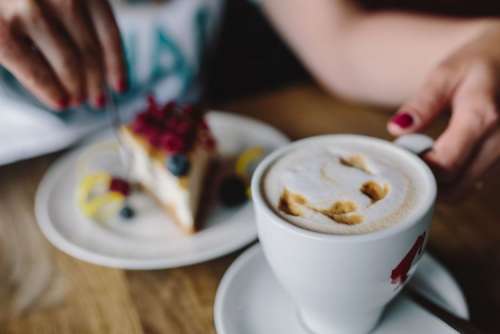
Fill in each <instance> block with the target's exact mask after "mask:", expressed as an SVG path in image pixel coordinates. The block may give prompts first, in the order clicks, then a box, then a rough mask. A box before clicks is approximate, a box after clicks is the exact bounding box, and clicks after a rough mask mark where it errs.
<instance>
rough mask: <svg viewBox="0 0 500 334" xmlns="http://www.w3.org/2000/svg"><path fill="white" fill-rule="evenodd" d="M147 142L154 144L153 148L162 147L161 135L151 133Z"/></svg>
mask: <svg viewBox="0 0 500 334" xmlns="http://www.w3.org/2000/svg"><path fill="white" fill-rule="evenodd" d="M149 143H150V144H151V145H152V146H154V147H155V148H161V147H162V137H161V135H159V134H158V135H153V136H151V137H150V138H149Z"/></svg>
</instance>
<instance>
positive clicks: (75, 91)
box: [21, 1, 84, 100]
mask: <svg viewBox="0 0 500 334" xmlns="http://www.w3.org/2000/svg"><path fill="white" fill-rule="evenodd" d="M28 3H29V4H30V6H29V8H28V9H27V10H26V11H25V14H24V16H23V17H22V19H21V20H22V25H23V29H24V32H25V33H26V34H28V35H29V36H30V38H31V40H32V41H33V42H34V43H35V45H36V47H37V48H38V49H39V50H40V52H41V53H42V54H43V55H44V57H45V59H46V60H47V62H48V63H49V64H50V66H51V67H52V69H53V71H54V73H55V74H56V75H57V77H58V78H59V82H60V83H61V84H62V85H63V87H64V88H65V90H66V92H67V93H68V95H69V97H70V98H71V99H72V100H80V99H81V97H82V96H83V94H84V84H83V77H82V72H81V70H80V61H79V56H78V52H77V50H76V49H75V48H74V47H73V45H72V44H71V42H70V41H69V40H68V39H67V38H65V36H64V35H63V34H62V33H61V32H60V31H59V30H58V29H57V27H56V26H55V25H54V24H53V22H51V21H50V19H49V18H48V17H47V15H46V14H45V13H44V12H43V11H42V9H41V8H40V7H39V6H38V5H37V4H36V2H35V1H30V2H28Z"/></svg>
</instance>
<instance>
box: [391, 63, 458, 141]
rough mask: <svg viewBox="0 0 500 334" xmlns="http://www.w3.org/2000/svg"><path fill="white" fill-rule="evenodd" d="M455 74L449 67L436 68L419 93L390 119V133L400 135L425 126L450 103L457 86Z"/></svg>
mask: <svg viewBox="0 0 500 334" xmlns="http://www.w3.org/2000/svg"><path fill="white" fill-rule="evenodd" d="M454 76H455V75H454V73H453V72H451V71H450V70H448V69H446V70H444V69H443V68H438V69H437V70H435V71H434V72H433V73H432V74H431V76H430V77H429V79H427V80H426V82H425V83H424V85H423V86H422V87H421V88H420V90H419V91H418V92H417V94H416V95H415V96H414V97H413V98H412V99H410V100H409V101H407V102H406V103H405V104H403V105H402V106H401V107H400V108H399V110H398V112H397V113H396V114H395V115H394V116H393V117H392V118H391V119H390V121H389V123H388V124H387V130H388V131H389V133H391V134H392V135H395V136H399V135H403V134H406V133H411V132H416V131H420V130H421V129H423V128H425V127H426V126H427V125H428V124H429V123H430V122H431V121H432V120H433V119H434V118H435V117H436V116H437V115H438V114H439V113H440V112H442V111H443V110H444V109H445V108H446V107H447V106H448V105H449V103H450V99H451V96H452V93H453V90H454V88H455V86H456V83H455V81H456V80H454V78H453V77H454Z"/></svg>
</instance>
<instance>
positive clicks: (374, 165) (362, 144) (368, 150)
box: [262, 140, 429, 234]
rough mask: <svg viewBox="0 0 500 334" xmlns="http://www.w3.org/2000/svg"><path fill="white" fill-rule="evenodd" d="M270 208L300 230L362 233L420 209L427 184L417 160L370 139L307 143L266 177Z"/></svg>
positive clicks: (266, 193) (387, 225)
mask: <svg viewBox="0 0 500 334" xmlns="http://www.w3.org/2000/svg"><path fill="white" fill-rule="evenodd" d="M262 186H263V191H264V194H265V197H266V200H267V202H268V204H269V205H270V206H271V207H272V208H273V209H274V210H275V212H277V213H278V214H279V215H280V216H281V217H282V218H284V219H285V220H287V221H288V222H290V223H293V224H295V225H297V226H300V227H302V228H305V229H308V230H312V231H316V232H322V233H330V234H362V233H370V232H374V231H377V230H380V229H384V228H388V227H390V226H393V225H394V224H397V223H398V222H400V221H402V220H403V219H404V218H405V217H407V216H409V215H411V214H413V213H415V212H416V211H417V210H419V207H420V206H421V204H422V202H423V198H424V196H426V194H427V193H428V191H426V189H427V188H429V187H428V180H427V179H426V177H425V175H423V172H422V170H421V166H418V165H417V164H416V163H415V162H414V161H412V160H411V159H409V158H408V157H405V156H404V155H403V154H400V152H398V151H397V150H395V149H394V148H392V147H387V145H386V146H384V145H379V144H370V143H367V142H366V140H364V141H359V142H357V141H356V140H354V141H340V142H339V141H336V140H331V141H327V142H322V143H318V144H316V145H313V144H309V145H305V146H303V147H299V148H296V149H293V150H292V151H290V152H288V153H286V154H285V155H284V156H282V157H280V158H279V159H278V160H277V161H275V162H274V163H273V164H272V165H271V166H270V167H269V169H268V170H267V172H266V174H265V177H264V179H263V185H262Z"/></svg>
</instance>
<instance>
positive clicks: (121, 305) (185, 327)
mask: <svg viewBox="0 0 500 334" xmlns="http://www.w3.org/2000/svg"><path fill="white" fill-rule="evenodd" d="M223 107H225V109H227V110H230V111H234V112H238V113H242V114H246V115H250V116H252V117H255V118H259V119H261V120H264V121H266V122H268V123H270V124H272V125H274V126H276V127H277V128H280V129H282V130H283V131H284V132H285V133H286V134H288V135H289V136H290V137H291V138H293V139H297V138H302V137H306V136H311V135H316V134H322V133H336V132H352V133H363V134H367V135H371V136H378V137H388V136H387V133H386V132H385V122H386V120H387V117H388V113H387V111H381V110H378V109H373V108H369V107H363V106H355V105H350V104H346V103H340V102H338V101H337V100H335V99H333V98H331V97H329V96H327V95H326V94H324V93H323V92H321V91H320V90H319V89H317V88H315V87H312V86H298V87H292V88H289V89H286V90H282V91H279V92H276V93H271V94H269V95H266V96H259V97H256V98H249V99H246V100H241V101H236V102H234V103H231V104H229V105H226V106H223ZM442 125H443V122H441V124H440V125H439V126H437V127H435V128H434V129H432V130H433V131H431V132H433V133H436V131H439V128H440V127H442ZM57 157H58V155H51V156H47V157H42V158H37V159H33V160H30V161H25V162H22V163H17V164H14V165H10V166H6V167H1V168H0V252H1V253H0V333H22V334H27V333H37V334H45V333H72V334H73V333H106V334H108V333H116V334H127V333H179V334H182V333H187V334H198V333H199V334H206V333H214V332H215V330H214V327H213V315H212V311H213V303H214V297H215V292H216V289H217V285H218V283H219V280H220V278H221V277H222V275H223V273H224V271H225V270H226V269H227V267H228V266H229V265H230V264H231V262H232V261H233V260H234V259H235V258H236V257H237V256H238V254H239V253H240V252H237V253H234V254H230V255H227V256H225V257H223V258H220V259H217V260H214V261H210V262H207V263H203V264H198V265H193V266H189V267H184V268H179V269H171V270H161V271H124V270H117V269H108V268H103V267H99V266H95V265H91V264H88V263H84V262H81V261H78V260H76V259H73V258H71V257H69V256H67V255H65V254H63V253H61V252H59V251H57V250H56V249H54V248H53V247H52V246H50V244H49V243H48V242H47V241H46V240H45V239H44V237H43V236H42V235H41V233H40V232H39V230H38V228H37V227H36V223H35V218H34V215H33V198H34V195H35V191H36V187H37V184H38V182H39V180H40V179H41V177H42V175H43V174H44V172H45V170H46V169H47V167H48V166H49V165H50V163H52V162H53V161H54V159H55V158H57ZM499 187H500V178H497V179H496V180H490V181H488V183H487V185H486V187H485V188H484V189H482V191H481V192H479V193H478V194H476V195H474V196H473V197H471V198H469V199H468V200H466V201H464V202H461V203H457V204H453V205H446V204H440V205H439V206H438V209H437V212H436V216H435V219H434V224H433V228H432V231H431V237H430V243H429V248H430V252H431V253H432V254H434V255H435V256H436V257H437V258H439V259H440V260H441V261H442V262H443V263H444V264H445V265H446V266H447V267H448V268H449V270H450V271H451V272H452V273H453V274H454V275H455V277H456V279H457V280H458V282H459V283H460V285H461V286H462V287H463V289H464V291H465V295H466V297H467V300H468V302H469V305H470V309H471V313H472V319H473V321H474V322H475V323H476V324H477V325H478V326H479V327H480V328H481V329H483V330H485V331H487V332H496V333H498V332H500V317H499V312H500V202H499V197H500V190H499ZM16 309H17V310H19V309H23V310H24V311H23V312H21V313H19V312H12V310H16Z"/></svg>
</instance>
